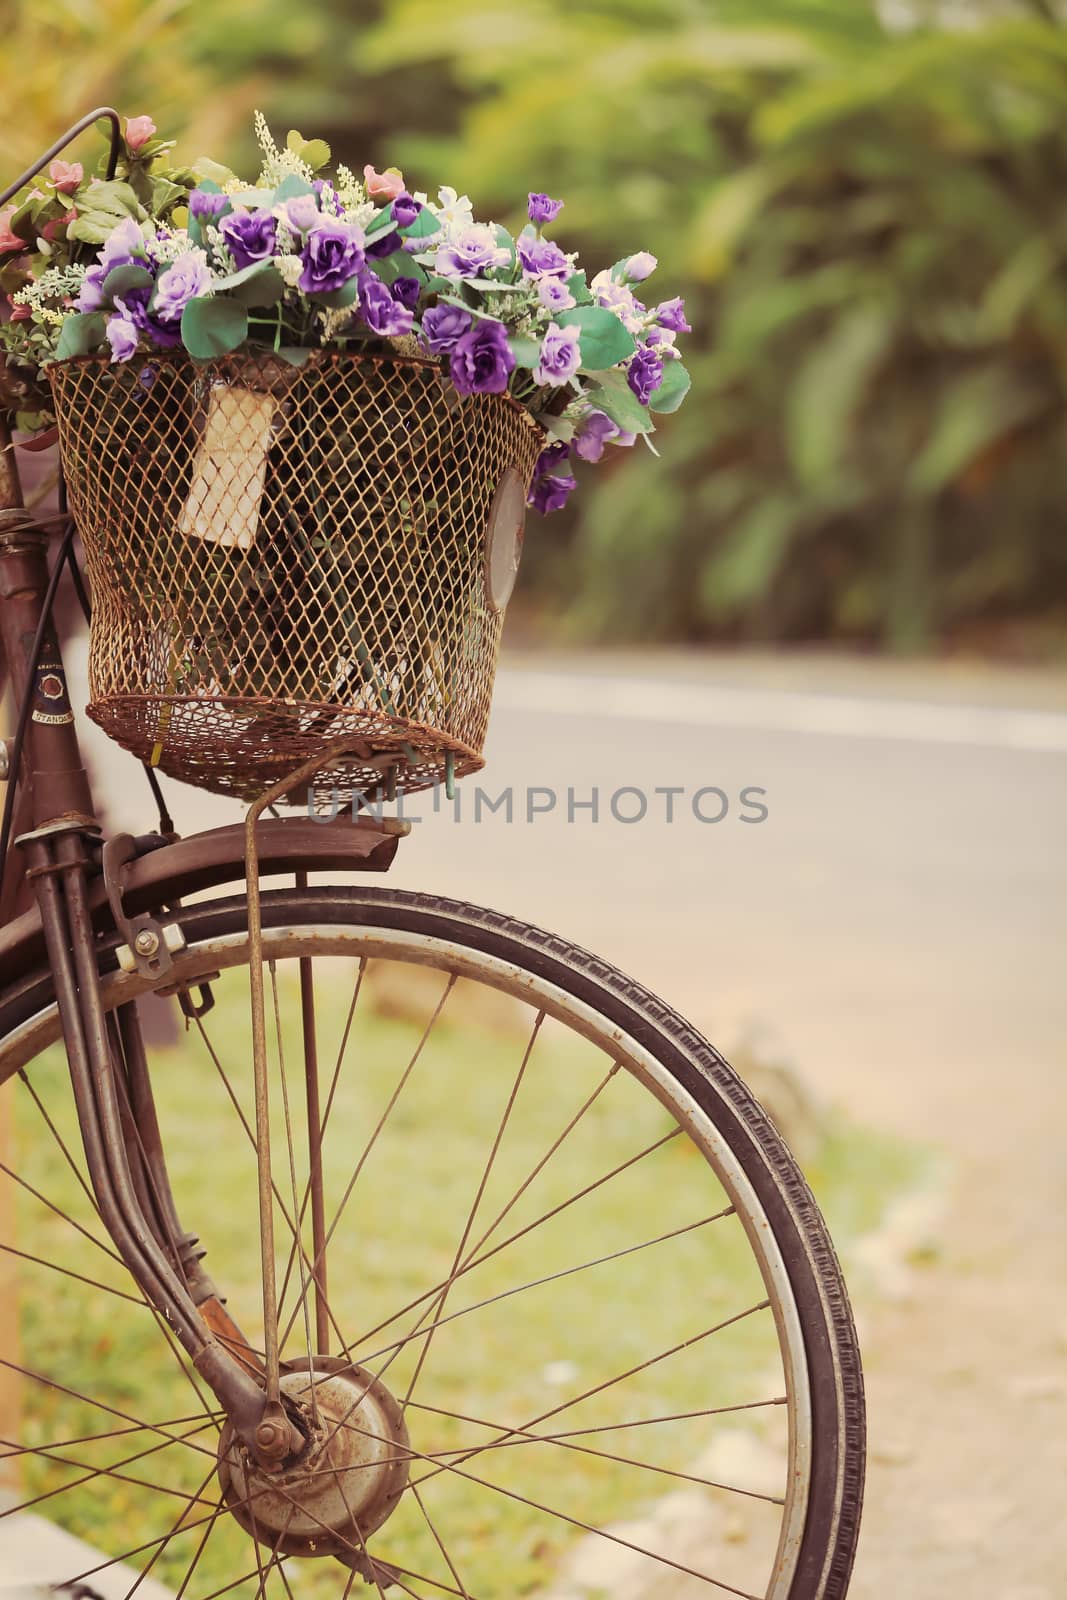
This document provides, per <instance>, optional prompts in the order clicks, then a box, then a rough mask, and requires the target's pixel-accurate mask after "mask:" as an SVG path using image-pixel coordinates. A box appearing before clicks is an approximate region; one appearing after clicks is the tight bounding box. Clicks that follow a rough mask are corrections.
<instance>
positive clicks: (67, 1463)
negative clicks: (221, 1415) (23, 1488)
mask: <svg viewBox="0 0 1067 1600" xmlns="http://www.w3.org/2000/svg"><path fill="white" fill-rule="evenodd" d="M208 1420H210V1419H208ZM202 1426H205V1427H206V1426H207V1422H206V1421H205V1423H204V1424H203V1425H202ZM198 1431H199V1430H198ZM11 1443H12V1440H10V1439H0V1444H11ZM166 1448H167V1446H166V1445H164V1444H159V1445H153V1446H152V1448H151V1450H147V1451H142V1452H141V1454H142V1455H152V1454H154V1453H155V1452H156V1451H157V1450H165V1449H166ZM30 1453H31V1454H32V1455H35V1456H38V1457H39V1458H40V1459H41V1460H42V1461H55V1462H57V1463H58V1464H59V1465H60V1466H62V1467H76V1468H77V1469H78V1470H79V1471H81V1472H83V1473H84V1476H83V1477H81V1478H78V1479H77V1480H76V1482H71V1483H65V1484H63V1485H61V1486H60V1488H58V1489H56V1490H53V1491H51V1492H52V1493H53V1494H66V1493H67V1491H68V1490H69V1489H73V1488H75V1487H77V1486H78V1485H81V1484H83V1483H89V1482H90V1481H91V1480H92V1479H93V1478H115V1479H116V1480H117V1481H118V1482H119V1483H130V1484H133V1485H134V1486H135V1487H136V1488H138V1489H153V1490H155V1491H156V1492H157V1493H158V1494H169V1495H171V1496H173V1497H174V1498H175V1499H178V1500H185V1501H193V1500H196V1499H198V1498H199V1495H189V1494H186V1492H185V1490H184V1489H175V1488H172V1487H171V1486H170V1485H169V1484H164V1483H159V1482H158V1481H153V1480H151V1479H148V1478H137V1477H134V1476H133V1474H132V1473H129V1472H120V1471H119V1470H118V1468H119V1467H120V1466H122V1465H124V1463H123V1462H118V1463H117V1464H116V1465H115V1466H108V1467H94V1466H92V1465H91V1464H90V1463H89V1462H88V1461H78V1460H76V1459H75V1458H74V1457H73V1456H67V1455H61V1454H60V1453H59V1452H58V1451H56V1450H48V1449H46V1448H45V1447H44V1446H43V1445H35V1446H34V1448H33V1450H32V1451H31V1452H30ZM138 1459H140V1458H139V1457H138V1456H131V1457H129V1458H128V1460H129V1461H131V1462H132V1461H136V1460H138ZM213 1476H214V1469H212V1472H211V1473H209V1474H208V1477H207V1479H206V1480H205V1482H210V1480H211V1478H212V1477H213ZM19 1509H20V1510H24V1509H25V1507H20V1508H19Z"/></svg>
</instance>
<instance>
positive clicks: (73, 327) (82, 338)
mask: <svg viewBox="0 0 1067 1600" xmlns="http://www.w3.org/2000/svg"><path fill="white" fill-rule="evenodd" d="M106 327H107V318H106V317H105V316H104V313H103V312H102V311H76V312H73V313H72V315H71V316H69V317H67V318H66V320H65V321H64V323H63V326H62V328H61V329H60V332H59V342H58V343H57V345H56V360H57V361H69V360H70V358H71V357H72V356H84V355H88V354H89V352H90V350H95V349H96V348H97V346H98V345H101V344H103V342H104V330H105V328H106Z"/></svg>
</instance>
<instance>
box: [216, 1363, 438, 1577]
mask: <svg viewBox="0 0 1067 1600" xmlns="http://www.w3.org/2000/svg"><path fill="white" fill-rule="evenodd" d="M310 1368H311V1363H309V1362H308V1361H307V1360H305V1359H303V1358H302V1359H301V1360H299V1361H289V1362H286V1363H285V1368H284V1370H283V1373H282V1380H281V1388H282V1394H283V1396H285V1397H286V1398H287V1399H288V1400H289V1401H291V1402H293V1403H294V1404H295V1405H297V1406H298V1407H299V1408H300V1411H301V1414H302V1416H303V1419H304V1426H305V1428H306V1429H307V1430H308V1432H309V1438H308V1443H307V1447H306V1448H305V1449H304V1450H303V1451H302V1452H301V1454H300V1456H299V1458H298V1459H297V1460H296V1461H294V1462H292V1463H291V1464H286V1463H283V1465H282V1467H281V1469H280V1470H279V1471H277V1472H266V1471H264V1470H263V1468H262V1467H260V1466H259V1464H258V1463H257V1462H256V1461H255V1460H254V1459H253V1458H252V1457H251V1456H250V1455H249V1453H248V1451H247V1450H246V1449H245V1447H244V1446H243V1445H242V1443H241V1441H240V1440H239V1439H238V1438H237V1436H236V1434H235V1432H234V1430H233V1427H232V1426H231V1424H230V1423H229V1422H227V1424H226V1426H225V1427H224V1428H223V1430H222V1433H221V1435H220V1437H219V1447H218V1474H219V1483H220V1485H221V1488H222V1492H223V1495H224V1497H225V1499H226V1502H227V1504H228V1505H229V1507H230V1511H231V1513H232V1515H233V1516H234V1517H235V1518H236V1519H237V1521H238V1522H239V1523H240V1524H241V1526H242V1527H243V1528H245V1529H246V1530H247V1532H249V1533H250V1534H251V1535H252V1537H253V1538H254V1539H257V1540H258V1541H259V1543H260V1544H264V1545H268V1546H269V1547H270V1548H271V1549H277V1550H279V1551H281V1552H282V1553H283V1554H285V1555H302V1556H338V1557H340V1559H341V1560H342V1561H345V1562H347V1563H349V1564H351V1562H352V1560H353V1558H354V1557H358V1556H359V1555H360V1554H361V1553H362V1550H363V1545H364V1541H365V1540H366V1539H367V1538H368V1537H369V1535H370V1534H372V1533H373V1532H374V1530H375V1529H376V1528H380V1527H381V1525H382V1523H383V1522H384V1521H385V1520H386V1518H387V1517H388V1516H389V1515H390V1513H391V1512H392V1511H393V1510H394V1508H395V1506H396V1504H397V1501H398V1500H399V1499H400V1496H401V1495H402V1494H403V1492H404V1487H405V1485H406V1483H407V1478H408V1461H409V1457H410V1447H409V1444H408V1433H407V1428H406V1427H405V1425H404V1416H403V1413H402V1411H401V1409H400V1407H399V1405H398V1404H397V1402H396V1400H395V1399H394V1398H393V1396H392V1395H391V1394H390V1393H389V1391H388V1389H387V1388H386V1387H385V1385H384V1384H383V1383H381V1382H380V1381H379V1380H378V1379H377V1378H375V1377H374V1376H373V1374H372V1373H370V1372H368V1371H366V1369H365V1368H363V1367H357V1366H353V1365H352V1363H351V1362H348V1361H344V1360H342V1359H341V1358H340V1357H335V1356H316V1357H315V1360H314V1372H313V1373H312V1371H311V1370H310ZM313 1400H314V1404H313V1403H312V1402H313ZM316 1419H317V1420H316Z"/></svg>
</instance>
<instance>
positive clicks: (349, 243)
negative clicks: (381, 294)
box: [299, 217, 384, 294]
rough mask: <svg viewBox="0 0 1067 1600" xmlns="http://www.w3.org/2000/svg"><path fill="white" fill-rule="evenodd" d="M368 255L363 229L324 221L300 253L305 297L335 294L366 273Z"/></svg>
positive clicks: (301, 284)
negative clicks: (364, 245)
mask: <svg viewBox="0 0 1067 1600" xmlns="http://www.w3.org/2000/svg"><path fill="white" fill-rule="evenodd" d="M365 254H366V252H365V250H364V248H363V229H362V228H359V227H357V226H356V225H355V223H352V222H340V221H338V220H337V218H335V217H322V218H321V219H320V220H319V221H318V222H316V224H315V226H314V227H313V228H312V229H311V230H310V232H309V233H308V236H307V238H306V240H305V241H304V248H303V250H301V252H300V259H301V261H302V262H303V263H304V270H303V272H302V273H301V274H300V279H299V286H300V288H301V289H303V291H304V293H305V294H333V293H334V292H335V291H336V290H337V289H340V288H342V287H343V286H344V284H346V283H347V282H348V280H349V278H354V277H355V276H356V274H357V272H362V270H363V261H364V257H365ZM383 288H384V285H383Z"/></svg>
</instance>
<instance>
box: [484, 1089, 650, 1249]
mask: <svg viewBox="0 0 1067 1600" xmlns="http://www.w3.org/2000/svg"><path fill="white" fill-rule="evenodd" d="M618 1070H619V1063H618V1062H617V1061H613V1062H612V1064H611V1066H610V1067H609V1068H608V1070H607V1072H606V1073H605V1074H604V1076H603V1077H602V1078H601V1080H600V1082H599V1083H598V1084H597V1086H596V1088H595V1089H594V1090H593V1092H592V1094H591V1095H588V1096H587V1098H586V1099H585V1100H583V1102H582V1104H581V1105H580V1106H579V1107H578V1110H577V1111H576V1112H575V1113H574V1116H573V1117H572V1118H571V1120H570V1121H569V1122H568V1123H567V1125H566V1127H565V1128H564V1129H563V1131H562V1133H561V1134H560V1135H559V1137H558V1138H556V1139H555V1140H553V1142H552V1144H551V1145H550V1146H549V1147H548V1149H547V1150H546V1152H545V1154H544V1155H543V1156H542V1157H541V1159H540V1161H539V1162H538V1163H537V1165H536V1166H535V1167H534V1169H533V1171H532V1172H531V1173H530V1174H529V1176H528V1177H526V1178H525V1179H524V1180H523V1182H522V1183H520V1185H519V1187H518V1188H517V1189H516V1190H515V1193H514V1194H513V1195H512V1197H511V1199H510V1200H509V1201H508V1203H507V1205H506V1206H505V1207H504V1209H503V1211H501V1212H500V1213H499V1215H498V1216H497V1217H496V1218H495V1219H494V1220H493V1221H492V1222H491V1223H490V1224H489V1226H488V1228H487V1229H486V1230H485V1232H484V1233H483V1234H482V1236H481V1238H480V1239H479V1240H478V1243H477V1244H476V1245H473V1246H472V1247H471V1250H470V1254H469V1255H468V1257H467V1259H466V1261H465V1262H464V1263H463V1265H464V1266H467V1265H468V1264H469V1263H470V1262H471V1261H472V1260H473V1258H474V1257H475V1256H476V1255H477V1254H478V1251H479V1250H480V1249H481V1248H482V1246H483V1245H484V1244H485V1243H486V1242H487V1241H488V1240H489V1239H491V1238H492V1236H493V1234H494V1233H495V1232H496V1230H497V1229H498V1228H499V1226H500V1224H501V1223H502V1222H503V1220H504V1218H505V1217H506V1216H507V1215H508V1213H509V1212H510V1211H511V1210H512V1209H513V1207H514V1206H516V1205H517V1204H518V1202H519V1201H520V1200H521V1199H522V1196H523V1195H524V1194H525V1193H526V1191H527V1189H528V1188H529V1187H530V1185H531V1183H533V1181H534V1180H535V1178H537V1177H538V1176H539V1174H540V1173H542V1172H543V1171H544V1169H545V1168H546V1167H547V1166H548V1163H549V1162H550V1161H551V1160H552V1157H553V1156H554V1155H555V1154H556V1152H557V1151H558V1150H559V1149H560V1147H561V1146H562V1144H563V1143H564V1141H565V1140H566V1139H569V1138H570V1136H571V1134H572V1133H573V1132H574V1130H575V1128H576V1127H577V1126H578V1124H579V1123H580V1122H581V1120H582V1118H583V1117H585V1116H586V1115H587V1114H588V1112H589V1110H590V1108H591V1107H592V1106H594V1105H595V1104H596V1102H597V1101H598V1100H599V1099H600V1096H601V1095H602V1094H603V1092H604V1090H605V1089H606V1088H607V1086H608V1084H609V1083H610V1082H611V1080H612V1078H614V1076H615V1074H616V1073H617V1072H618Z"/></svg>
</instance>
